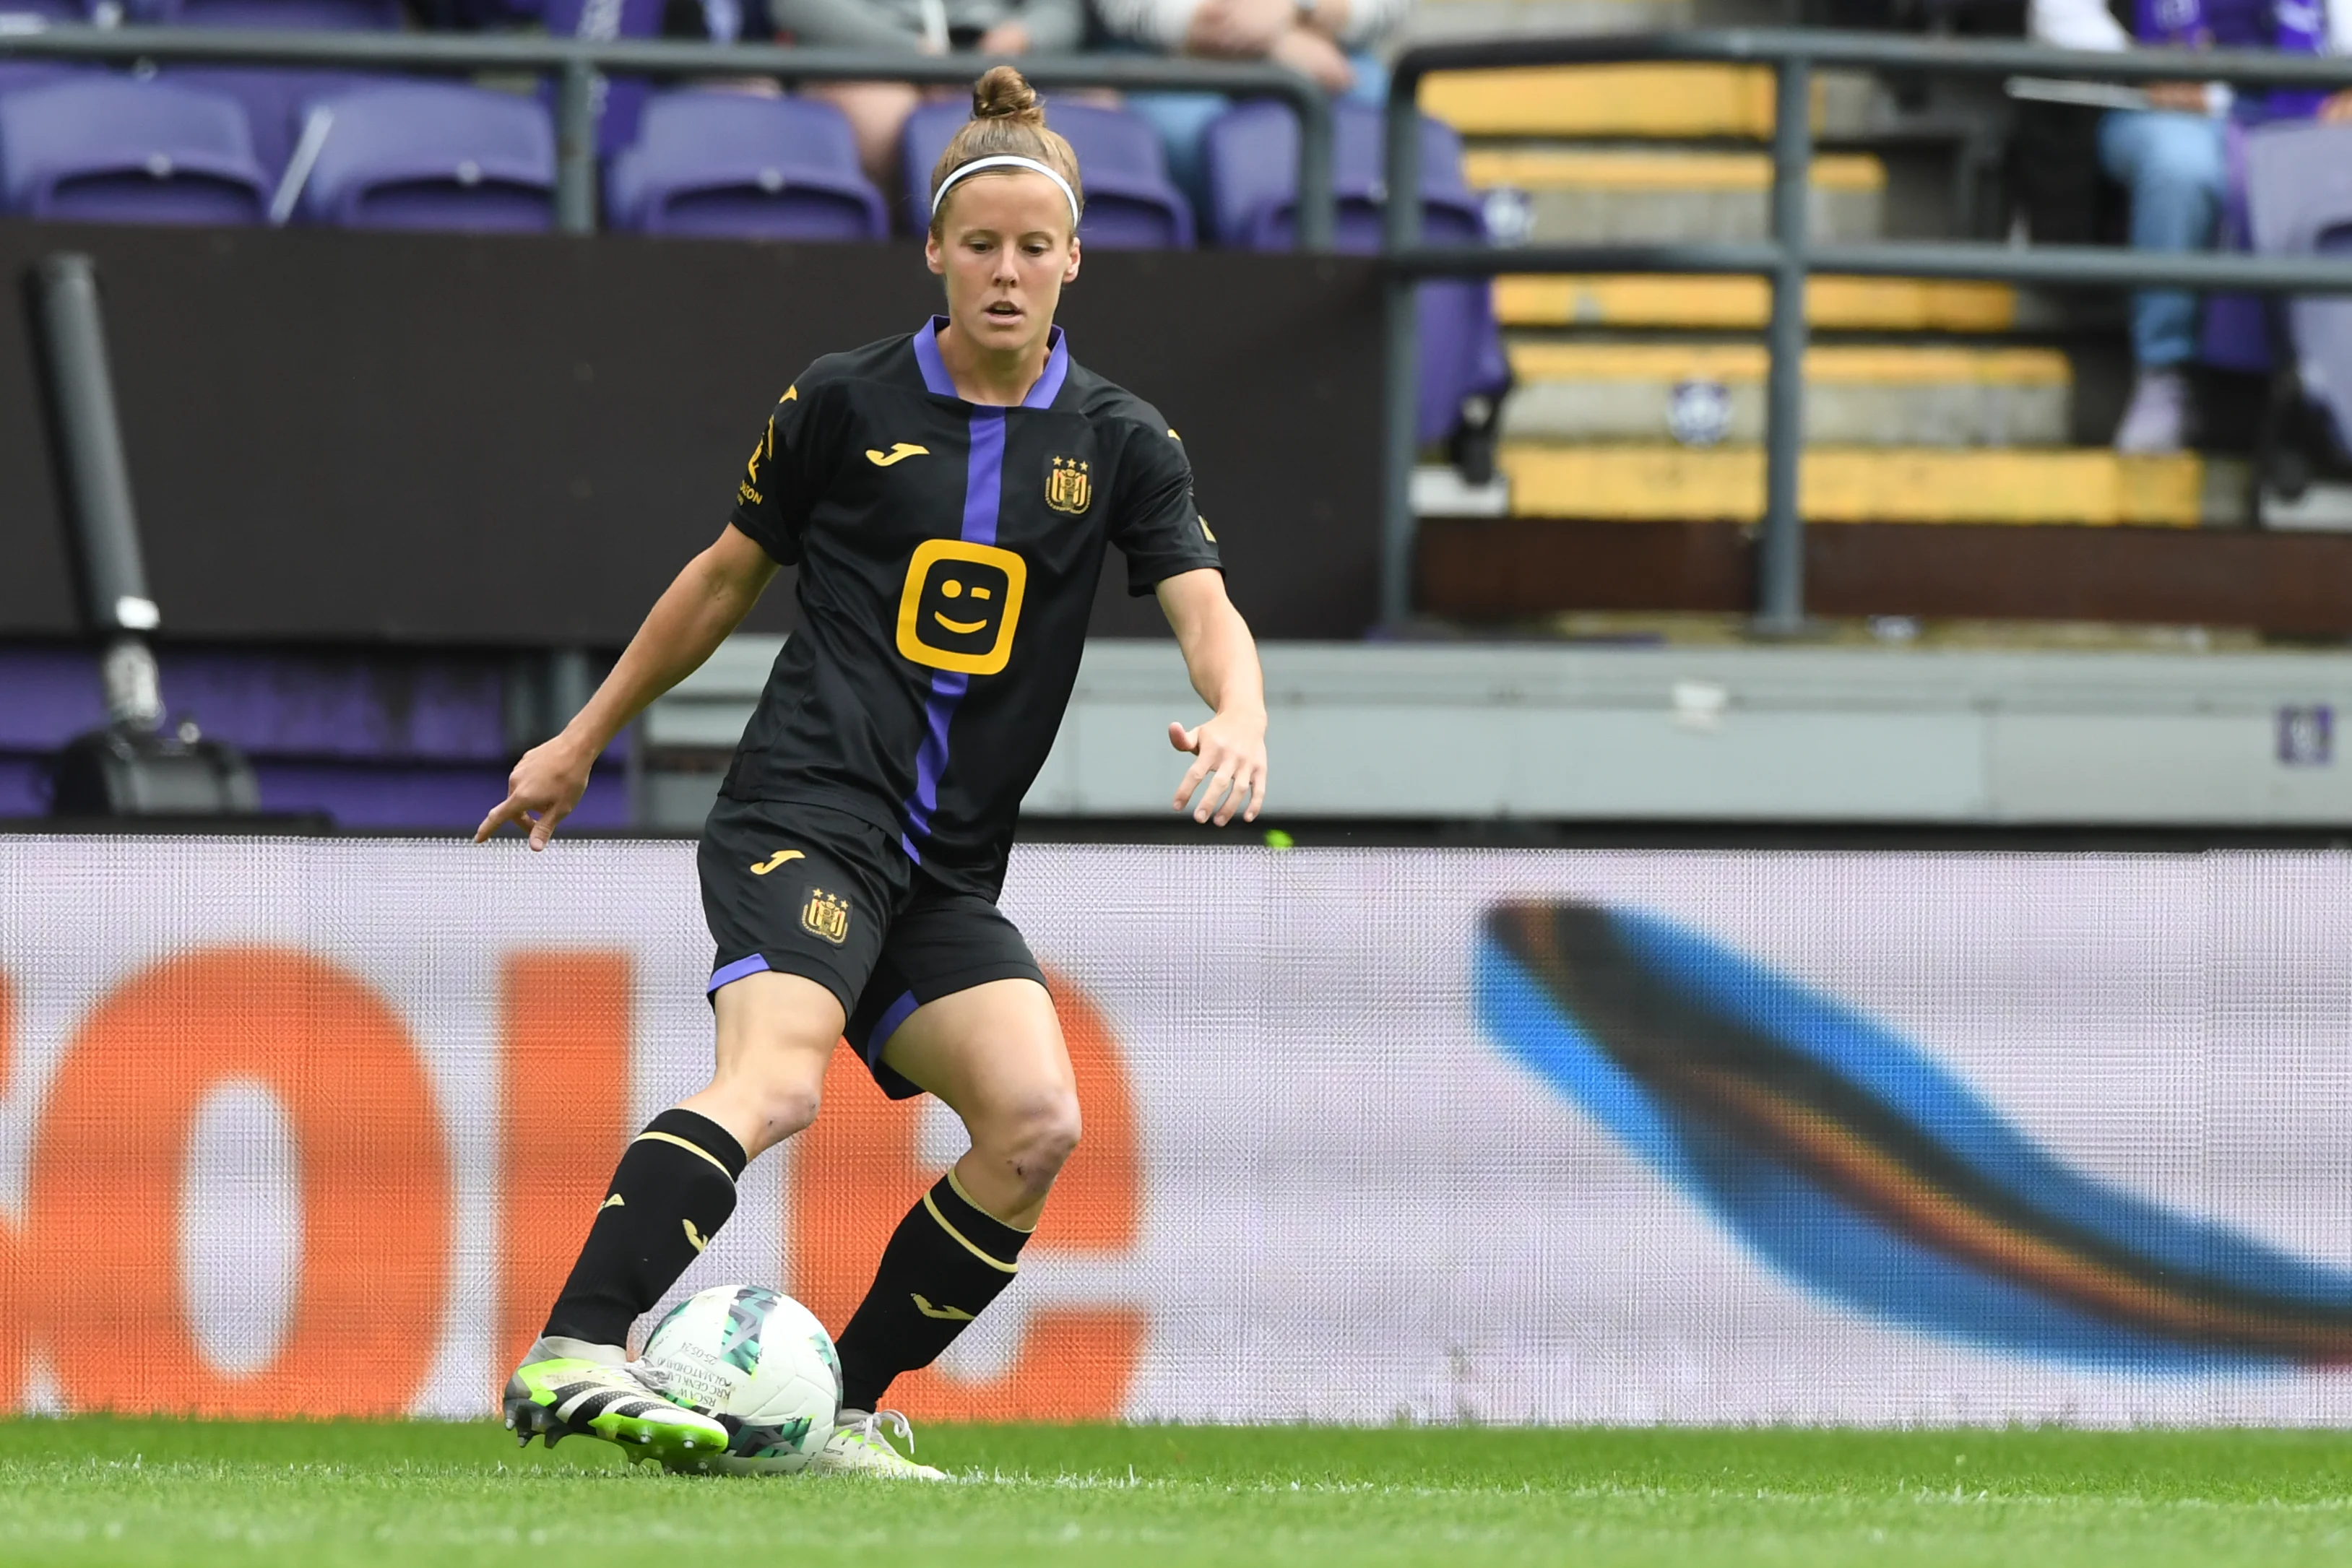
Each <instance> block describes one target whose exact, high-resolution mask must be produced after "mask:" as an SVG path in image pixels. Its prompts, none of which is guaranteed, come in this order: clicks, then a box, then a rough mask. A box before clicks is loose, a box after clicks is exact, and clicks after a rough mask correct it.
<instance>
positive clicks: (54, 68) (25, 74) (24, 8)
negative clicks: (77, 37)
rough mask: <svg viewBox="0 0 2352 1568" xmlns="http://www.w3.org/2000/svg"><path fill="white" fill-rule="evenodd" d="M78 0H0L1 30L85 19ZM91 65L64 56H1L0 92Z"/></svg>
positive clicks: (39, 27) (18, 30) (37, 27)
mask: <svg viewBox="0 0 2352 1568" xmlns="http://www.w3.org/2000/svg"><path fill="white" fill-rule="evenodd" d="M88 21H89V13H88V12H87V11H85V10H84V9H83V8H82V5H81V0H0V34H5V33H37V32H40V31H42V30H43V29H45V28H48V27H57V26H77V25H79V24H81V23H85V22H88ZM90 69H91V68H90V67H88V66H75V65H68V64H67V63H66V62H65V61H63V60H16V59H0V92H16V91H19V90H21V89H25V88H28V87H42V86H45V85H47V83H49V82H53V81H62V80H64V79H65V78H68V77H70V76H76V75H81V74H85V73H87V72H89V70H90Z"/></svg>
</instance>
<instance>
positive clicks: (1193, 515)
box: [1110, 423, 1224, 598]
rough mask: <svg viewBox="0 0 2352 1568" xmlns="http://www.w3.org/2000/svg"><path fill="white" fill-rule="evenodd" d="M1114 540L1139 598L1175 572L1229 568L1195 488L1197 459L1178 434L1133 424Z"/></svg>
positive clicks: (1121, 473)
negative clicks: (1191, 456)
mask: <svg viewBox="0 0 2352 1568" xmlns="http://www.w3.org/2000/svg"><path fill="white" fill-rule="evenodd" d="M1112 500H1113V506H1112V508H1111V515H1110V542H1111V543H1113V544H1115V545H1117V546H1118V549H1119V553H1120V554H1122V555H1124V556H1126V557H1127V591H1128V592H1129V593H1130V594H1133V595H1135V596H1136V597H1138V598H1140V597H1142V596H1143V595H1144V594H1147V593H1150V591H1152V590H1153V589H1155V588H1157V587H1159V586H1160V584H1161V583H1162V582H1165V581H1166V580H1168V579H1170V578H1171V577H1175V576H1178V575H1180V574H1181V573H1183V572H1188V571H1199V570H1202V568H1207V569H1209V570H1214V571H1223V570H1224V562H1223V561H1222V560H1220V559H1218V557H1217V536H1216V535H1215V534H1213V533H1211V532H1210V531H1209V524H1208V520H1207V519H1206V518H1205V517H1202V515H1201V509H1200V507H1199V505H1198V503H1197V502H1196V501H1195V499H1194V497H1193V493H1192V461H1191V459H1189V458H1187V457H1186V456H1185V455H1184V444H1183V442H1181V440H1179V439H1178V438H1177V435H1176V433H1175V432H1174V431H1172V430H1169V429H1167V428H1165V427H1164V426H1161V425H1159V424H1156V423H1155V424H1152V425H1149V426H1143V425H1139V426H1136V427H1134V428H1133V430H1132V433H1131V434H1129V438H1128V443H1127V449H1126V451H1125V453H1124V454H1123V455H1122V457H1121V460H1120V463H1119V476H1118V494H1117V495H1116V496H1115V497H1112Z"/></svg>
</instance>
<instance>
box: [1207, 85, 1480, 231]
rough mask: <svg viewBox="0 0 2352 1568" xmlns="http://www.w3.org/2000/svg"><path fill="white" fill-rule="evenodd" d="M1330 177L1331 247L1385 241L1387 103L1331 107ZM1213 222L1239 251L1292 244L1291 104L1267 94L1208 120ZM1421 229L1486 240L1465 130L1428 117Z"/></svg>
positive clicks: (1294, 156) (1294, 158) (1294, 162)
mask: <svg viewBox="0 0 2352 1568" xmlns="http://www.w3.org/2000/svg"><path fill="white" fill-rule="evenodd" d="M1331 118H1332V126H1331V129H1332V136H1333V140H1332V147H1331V182H1332V186H1333V190H1334V193H1336V194H1337V195H1338V197H1339V224H1338V233H1337V235H1336V244H1335V246H1334V248H1336V249H1339V250H1344V251H1356V252H1368V251H1376V250H1378V249H1380V247H1381V210H1382V208H1383V207H1385V206H1386V205H1387V184H1388V182H1387V180H1386V178H1385V173H1384V171H1383V169H1382V166H1381V165H1382V162H1383V158H1384V153H1383V152H1382V149H1381V111H1380V110H1377V109H1373V108H1371V107H1370V106H1369V105H1365V104H1360V103H1335V104H1333V105H1332V106H1331ZM1205 141H1206V147H1205V149H1204V155H1205V159H1206V162H1207V164H1208V170H1209V204H1210V214H1209V226H1210V230H1211V232H1212V234H1213V235H1214V236H1215V239H1216V242H1217V243H1218V244H1219V245H1221V246H1232V247H1234V248H1236V249H1241V250H1287V249H1288V248H1290V245H1291V236H1292V235H1293V234H1294V233H1296V232H1297V216H1298V214H1297V201H1298V117H1297V115H1295V114H1293V113H1291V111H1290V109H1289V107H1288V106H1287V105H1286V104H1281V103H1275V102H1268V101H1264V100H1261V101H1259V102H1255V103H1244V104H1242V105H1240V106H1238V107H1237V108H1234V109H1232V110H1228V111H1226V112H1225V113H1223V114H1222V115H1219V116H1218V117H1217V118H1216V119H1215V120H1211V121H1210V122H1209V129H1208V132H1207V135H1206V138H1205ZM1421 204H1422V207H1421V213H1422V218H1421V221H1422V232H1423V235H1424V236H1425V237H1426V238H1427V239H1428V240H1429V241H1430V242H1431V243H1432V244H1439V245H1443V244H1447V243H1462V244H1468V245H1483V244H1484V243H1486V220H1485V218H1484V216H1483V215H1482V212H1481V207H1480V204H1479V201H1478V197H1477V194H1476V193H1475V192H1473V191H1472V190H1471V189H1470V187H1469V185H1468V184H1467V183H1465V181H1464V180H1463V178H1462V138H1461V137H1460V136H1459V135H1458V134H1456V133H1455V131H1454V128H1453V127H1452V126H1450V125H1446V124H1444V122H1442V121H1440V120H1431V119H1429V118H1428V117H1426V116H1423V119H1422V122H1421Z"/></svg>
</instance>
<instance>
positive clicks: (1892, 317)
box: [1495, 274, 2021, 332]
mask: <svg viewBox="0 0 2352 1568" xmlns="http://www.w3.org/2000/svg"><path fill="white" fill-rule="evenodd" d="M2018 305H2019V297H2018V292H2017V290H2016V289H2014V288H2011V287H2008V286H2006V285H2004V284H1999V283H1946V282H1939V281H1936V280H1933V279H1928V278H1914V277H1816V278H1814V279H1813V280H1812V282H1811V285H1810V286H1809V287H1807V288H1806V290H1805V319H1807V320H1808V321H1810V322H1811V323H1812V325H1813V326H1815V327H1817V328H1821V329H1824V330H1829V331H1852V332H2008V331H2013V330H2015V329H2017V328H2018V327H2019V326H2020V325H2021V322H2020V319H2019V309H2018ZM1771 308H1772V290H1771V287H1770V285H1769V284H1767V283H1766V282H1765V281H1764V280H1763V279H1762V278H1760V277H1664V276H1657V275H1629V276H1623V277H1615V276H1595V275H1588V274H1561V275H1556V276H1538V275H1529V276H1516V275H1515V276H1511V277H1499V278H1496V280H1495V313H1496V316H1498V317H1499V318H1500V319H1502V322H1503V325H1504V326H1506V327H1683V328H1704V329H1715V330H1722V331H1737V330H1742V329H1746V330H1757V329H1761V328H1762V327H1763V326H1764V324H1765V321H1766V319H1768V318H1769V315H1770V313H1771Z"/></svg>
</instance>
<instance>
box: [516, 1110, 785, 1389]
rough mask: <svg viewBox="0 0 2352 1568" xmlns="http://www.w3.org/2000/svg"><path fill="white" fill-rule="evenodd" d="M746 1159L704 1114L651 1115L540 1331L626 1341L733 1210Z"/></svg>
mask: <svg viewBox="0 0 2352 1568" xmlns="http://www.w3.org/2000/svg"><path fill="white" fill-rule="evenodd" d="M750 1163H751V1160H750V1157H749V1156H748V1155H745V1154H744V1153H743V1145H740V1144H739V1143H737V1142H736V1141H735V1139H734V1137H733V1135H732V1134H730V1133H729V1132H728V1131H727V1129H726V1128H724V1127H722V1126H720V1125H719V1124H718V1123H716V1122H714V1121H712V1120H710V1119H709V1117H707V1116H700V1115H697V1114H696V1113H694V1112H692V1111H683V1110H678V1109H676V1108H673V1109H670V1110H667V1111H665V1112H663V1113H661V1114H660V1115H658V1116H656V1117H655V1118H654V1119H653V1121H652V1122H651V1123H650V1124H647V1125H646V1130H645V1131H644V1132H642V1133H639V1134H637V1135H636V1137H635V1140H634V1141H633V1142H631V1144H630V1145H629V1146H628V1148H627V1150H626V1151H625V1153H623V1155H621V1165H620V1168H619V1169H617V1170H615V1171H614V1173H613V1185H612V1188H611V1190H610V1192H609V1193H608V1194H607V1195H606V1197H605V1198H604V1207H602V1208H600V1209H598V1210H597V1211H596V1223H595V1224H593V1225H592V1226H590V1227H589V1228H588V1239H587V1240H586V1241H585V1242H584V1243H583V1244H582V1246H581V1249H580V1260H579V1261H578V1262H576V1263H574V1264H572V1277H571V1278H570V1279H568V1280H566V1281H564V1282H563V1293H562V1295H560V1296H558V1297H556V1298H555V1306H554V1308H553V1310H552V1311H551V1312H549V1313H548V1314H547V1328H546V1330H545V1331H544V1332H546V1333H551V1334H563V1335H566V1336H568V1337H570V1338H572V1339H584V1340H587V1341H589V1342H590V1343H594V1344H617V1345H625V1344H627V1343H628V1339H629V1325H630V1324H631V1323H634V1322H636V1321H637V1316H638V1314H639V1313H641V1312H646V1311H647V1310H648V1309H649V1308H651V1307H652V1306H653V1304H654V1303H655V1302H656V1301H660V1300H661V1296H662V1292H663V1291H667V1290H668V1289H669V1288H670V1287H671V1286H672V1285H674V1284H676V1283H677V1277H678V1276H679V1275H680V1274H683V1273H685V1272H686V1270H687V1266H688V1264H690V1263H692V1262H693V1261H694V1260H695V1259H696V1258H698V1257H699V1256H700V1255H701V1253H702V1249H704V1248H705V1247H707V1246H709V1244H710V1239H711V1238H712V1237H714V1236H716V1235H718V1234H719V1227H720V1226H722V1225H724V1224H726V1223H727V1217H728V1216H729V1215H730V1214H732V1213H734V1212H735V1182H736V1178H738V1177H739V1176H741V1175H742V1174H743V1167H744V1166H746V1165H749V1164H750Z"/></svg>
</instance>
